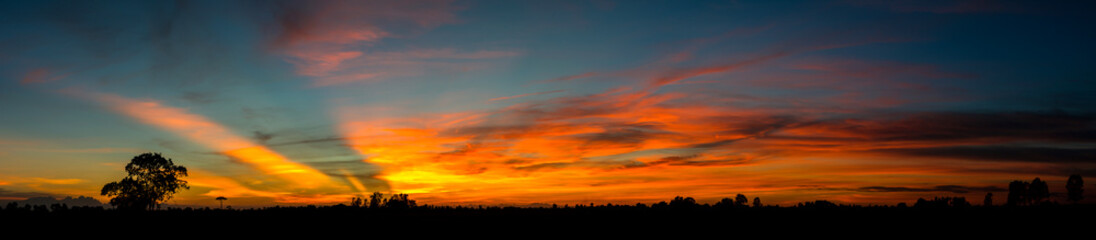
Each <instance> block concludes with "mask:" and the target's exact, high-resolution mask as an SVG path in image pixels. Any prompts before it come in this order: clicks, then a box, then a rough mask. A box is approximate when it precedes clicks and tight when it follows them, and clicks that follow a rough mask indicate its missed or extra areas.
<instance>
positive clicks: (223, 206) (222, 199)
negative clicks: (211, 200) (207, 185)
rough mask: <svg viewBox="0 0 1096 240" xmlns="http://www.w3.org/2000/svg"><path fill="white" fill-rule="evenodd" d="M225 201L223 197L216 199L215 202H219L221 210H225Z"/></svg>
mask: <svg viewBox="0 0 1096 240" xmlns="http://www.w3.org/2000/svg"><path fill="white" fill-rule="evenodd" d="M225 200H228V198H226V197H225V196H220V197H217V201H220V202H221V208H222V209H223V208H225Z"/></svg>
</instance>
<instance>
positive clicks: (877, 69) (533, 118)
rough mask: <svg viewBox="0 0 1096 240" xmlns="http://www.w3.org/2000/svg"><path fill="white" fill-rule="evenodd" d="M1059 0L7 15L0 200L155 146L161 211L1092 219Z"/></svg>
mask: <svg viewBox="0 0 1096 240" xmlns="http://www.w3.org/2000/svg"><path fill="white" fill-rule="evenodd" d="M1052 2H1053V3H1047V2H1044V1H1031V2H1014V1H1000V2H999V1H855V0H850V1H842V0H838V1H804V2H795V1H615V0H596V1H554V0H553V1H180V2H171V1H119V2H115V1H65V2H54V1H19V2H4V3H2V4H3V6H0V200H19V199H25V198H28V197H35V196H54V197H64V196H80V195H83V196H93V197H95V198H97V199H99V200H100V201H103V202H106V201H107V199H106V198H105V197H104V196H100V195H99V192H100V189H101V188H102V186H103V184H106V183H108V182H111V181H117V180H119V179H121V178H122V177H123V176H124V175H125V172H124V171H123V167H124V166H125V164H126V163H128V162H129V160H130V159H131V158H132V157H133V156H136V155H138V154H141V153H144V152H158V153H162V154H163V155H164V156H166V157H168V158H171V159H173V160H174V162H175V163H176V164H178V165H183V166H186V167H187V168H188V169H189V174H190V175H189V176H188V177H186V178H184V179H185V180H187V181H189V184H190V186H191V188H190V189H189V190H184V191H182V192H180V193H178V194H176V195H175V197H174V198H173V199H172V200H170V201H168V203H169V204H177V205H201V206H216V205H217V204H218V202H217V201H215V200H214V198H216V197H218V196H225V197H227V198H228V199H229V200H228V201H227V202H225V203H226V204H228V205H234V206H273V205H302V204H337V203H347V202H349V200H350V198H351V197H354V196H359V195H367V194H369V193H371V192H383V193H408V194H410V196H411V198H412V199H414V200H417V201H418V202H419V203H420V204H436V205H478V204H492V205H497V204H514V205H525V204H533V203H549V204H550V203H559V204H561V205H562V204H576V203H582V204H589V203H591V202H593V203H597V204H604V203H614V204H634V203H636V202H643V203H653V202H658V201H663V200H669V199H671V198H673V197H674V196H691V197H694V198H696V199H697V201H698V202H701V203H713V202H715V201H717V200H719V199H721V198H724V197H734V196H735V194H739V193H741V194H744V195H746V196H747V197H749V198H750V199H753V198H754V197H760V198H761V201H762V202H763V203H765V204H781V205H785V206H787V205H792V204H795V203H797V202H801V201H812V200H818V199H827V200H830V201H833V202H839V203H852V204H895V203H898V202H909V203H911V202H913V201H914V200H916V199H917V198H919V197H925V198H931V197H934V196H961V197H966V198H967V199H968V200H970V201H971V202H974V203H975V204H976V205H979V204H981V202H982V198H983V197H984V196H985V195H986V193H987V192H992V193H994V195H995V198H994V202H995V203H997V204H1002V203H1004V202H1005V196H1006V195H1007V188H1008V183H1009V182H1010V181H1013V180H1024V181H1031V180H1032V179H1034V178H1036V177H1039V178H1041V179H1043V180H1046V181H1048V183H1049V186H1050V191H1051V193H1059V194H1063V193H1064V192H1065V180H1066V179H1067V178H1068V176H1069V175H1070V174H1081V175H1082V176H1084V177H1085V178H1087V179H1086V180H1088V182H1087V183H1088V184H1086V186H1085V188H1086V189H1087V191H1085V193H1086V195H1087V197H1086V201H1089V202H1096V201H1093V200H1096V185H1093V184H1092V183H1096V104H1094V103H1096V58H1094V57H1093V56H1094V55H1096V45H1094V44H1093V43H1096V27H1093V24H1094V23H1096V14H1092V11H1093V10H1096V8H1093V6H1091V5H1088V6H1081V5H1078V4H1080V3H1078V2H1071V1H1062V2H1058V1H1052ZM1085 4H1091V3H1088V2H1086V3H1085ZM1053 199H1055V200H1057V201H1059V202H1065V199H1064V197H1061V196H1056V197H1054V198H1053Z"/></svg>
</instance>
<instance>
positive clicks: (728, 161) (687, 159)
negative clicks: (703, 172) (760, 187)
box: [647, 155, 753, 166]
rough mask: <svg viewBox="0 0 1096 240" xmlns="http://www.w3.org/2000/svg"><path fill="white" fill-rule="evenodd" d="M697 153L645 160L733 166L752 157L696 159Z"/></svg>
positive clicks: (649, 164) (651, 164)
mask: <svg viewBox="0 0 1096 240" xmlns="http://www.w3.org/2000/svg"><path fill="white" fill-rule="evenodd" d="M698 158H699V156H698V155H689V156H672V157H664V158H661V159H659V160H656V161H652V162H647V165H648V166H657V165H670V166H733V165H742V164H746V163H749V162H751V161H752V160H753V159H751V158H744V157H727V158H722V159H698Z"/></svg>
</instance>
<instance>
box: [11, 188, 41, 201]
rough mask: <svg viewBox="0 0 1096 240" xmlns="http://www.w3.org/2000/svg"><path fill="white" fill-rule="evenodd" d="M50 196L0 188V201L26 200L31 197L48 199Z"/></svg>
mask: <svg viewBox="0 0 1096 240" xmlns="http://www.w3.org/2000/svg"><path fill="white" fill-rule="evenodd" d="M48 196H50V194H47V193H40V192H16V191H11V190H7V189H3V188H0V199H18V200H22V199H27V198H33V197H48Z"/></svg>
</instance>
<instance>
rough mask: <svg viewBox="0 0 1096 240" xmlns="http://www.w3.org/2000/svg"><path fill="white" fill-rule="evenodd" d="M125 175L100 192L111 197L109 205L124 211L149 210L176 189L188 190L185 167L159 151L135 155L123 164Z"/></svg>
mask: <svg viewBox="0 0 1096 240" xmlns="http://www.w3.org/2000/svg"><path fill="white" fill-rule="evenodd" d="M126 173H128V175H127V176H126V177H125V178H122V180H121V181H117V182H111V183H107V184H106V185H103V190H102V193H101V194H102V195H106V196H107V197H111V199H110V205H113V206H115V207H117V208H118V209H125V210H149V209H152V208H154V207H158V206H159V205H160V203H161V202H163V201H166V200H167V199H170V198H171V195H172V194H175V192H176V191H178V190H179V188H184V189H190V186H187V185H186V183H187V182H186V181H184V180H182V179H180V178H181V177H185V176H186V175H187V172H186V167H183V166H176V165H175V163H174V162H172V161H171V159H167V158H164V157H163V156H160V154H159V153H143V154H141V155H137V156H135V157H133V159H132V160H130V162H129V164H126Z"/></svg>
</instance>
